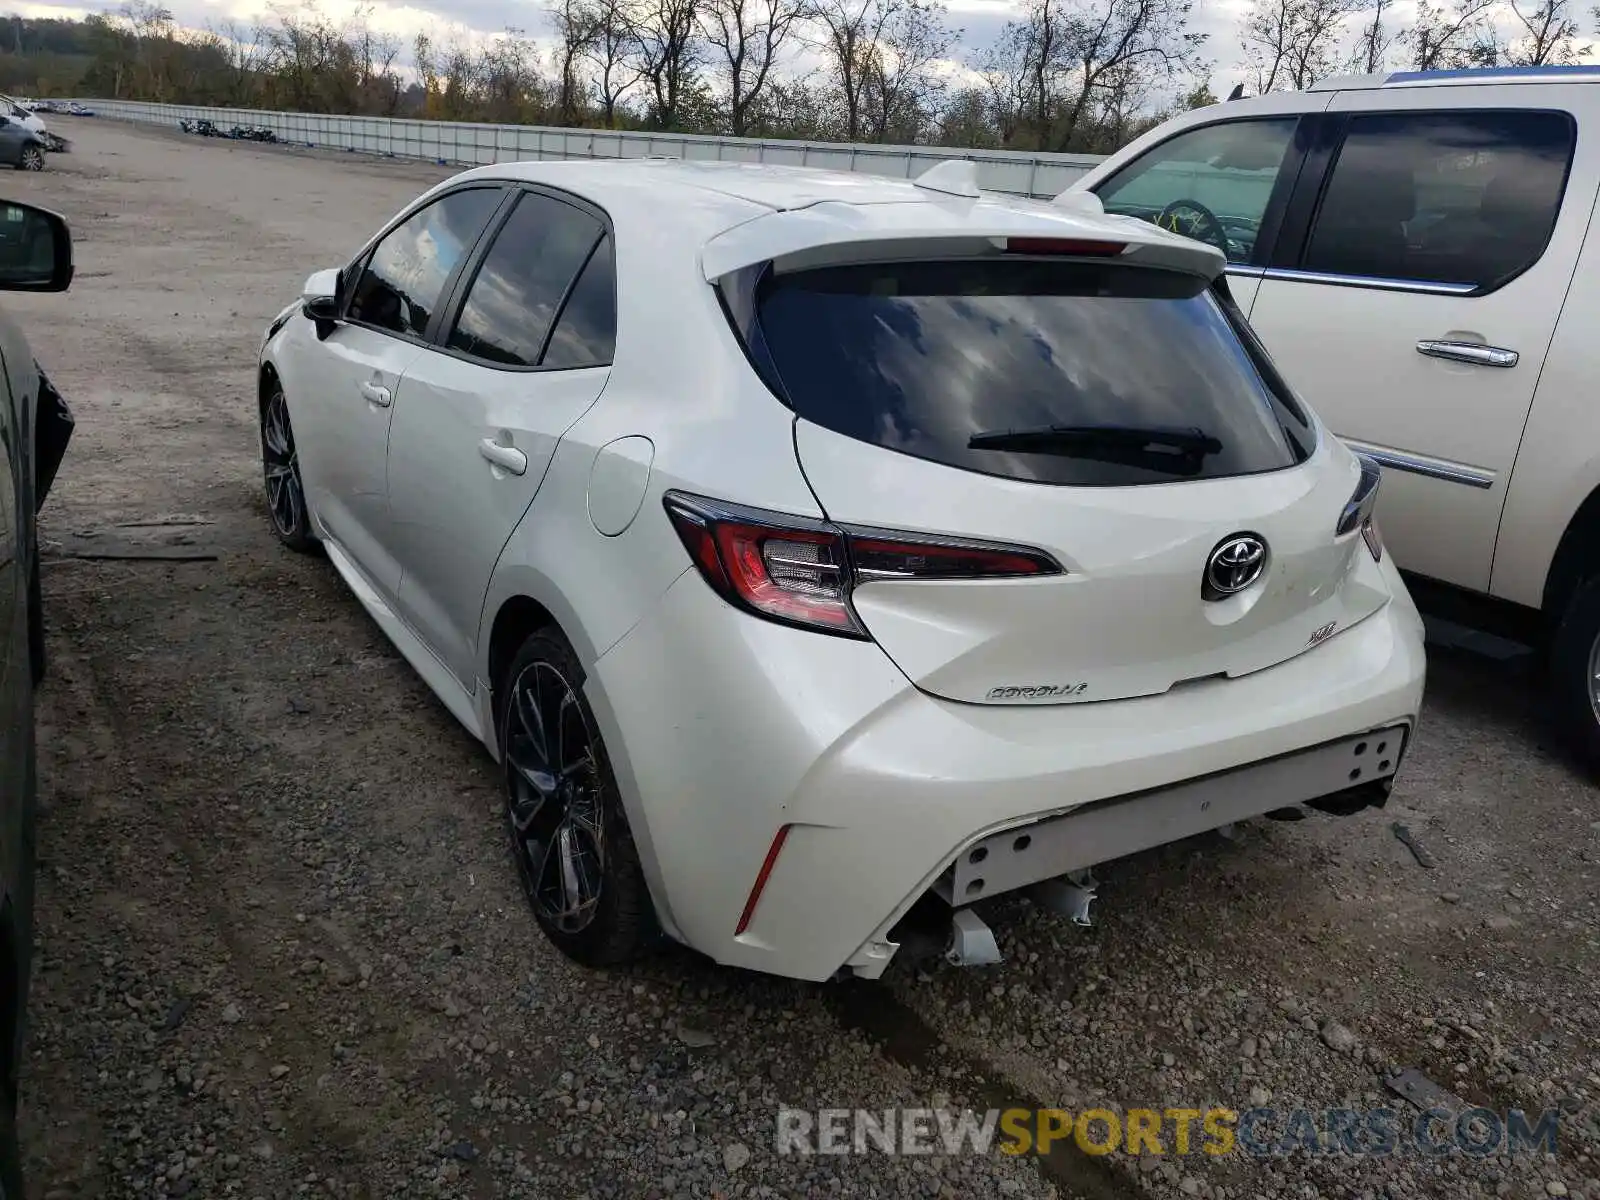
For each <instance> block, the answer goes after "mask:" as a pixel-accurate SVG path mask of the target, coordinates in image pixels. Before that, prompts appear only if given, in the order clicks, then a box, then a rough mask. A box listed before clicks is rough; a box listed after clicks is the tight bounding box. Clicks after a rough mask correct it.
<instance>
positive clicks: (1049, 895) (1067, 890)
mask: <svg viewBox="0 0 1600 1200" xmlns="http://www.w3.org/2000/svg"><path fill="white" fill-rule="evenodd" d="M1099 887H1100V884H1099V881H1098V880H1096V879H1095V877H1094V876H1093V875H1091V874H1090V873H1089V872H1088V871H1073V872H1072V873H1071V874H1069V875H1067V876H1065V877H1063V878H1061V879H1046V880H1045V881H1044V882H1043V883H1036V884H1034V885H1033V886H1032V887H1031V888H1029V889H1028V895H1029V896H1030V897H1031V898H1032V899H1033V901H1034V902H1035V903H1036V904H1039V905H1040V906H1042V907H1044V908H1047V909H1049V910H1050V911H1051V912H1053V913H1058V914H1060V915H1061V916H1063V917H1068V918H1070V919H1071V921H1072V923H1073V924H1074V925H1081V926H1082V927H1083V928H1085V929H1088V928H1089V927H1090V926H1092V925H1093V924H1094V921H1093V919H1091V918H1090V916H1089V905H1090V904H1092V903H1094V901H1095V899H1096V898H1097V892H1098V890H1099Z"/></svg>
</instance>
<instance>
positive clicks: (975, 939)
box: [944, 908, 1000, 967]
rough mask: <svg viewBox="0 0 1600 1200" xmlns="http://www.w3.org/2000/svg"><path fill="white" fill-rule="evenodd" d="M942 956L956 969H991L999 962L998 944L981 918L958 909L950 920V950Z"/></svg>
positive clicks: (969, 911) (968, 910)
mask: <svg viewBox="0 0 1600 1200" xmlns="http://www.w3.org/2000/svg"><path fill="white" fill-rule="evenodd" d="M944 956H945V958H946V959H948V960H949V961H950V962H951V963H953V964H954V965H955V966H958V967H992V966H994V964H995V963H997V962H999V961H1000V944H999V943H998V942H996V941H995V940H994V930H992V929H990V928H989V927H988V926H987V925H985V924H984V923H983V918H982V917H980V916H979V915H978V914H977V913H975V912H973V911H972V910H971V909H970V908H958V909H956V911H955V915H954V916H952V917H951V918H950V948H949V949H948V950H946V951H945V955H944Z"/></svg>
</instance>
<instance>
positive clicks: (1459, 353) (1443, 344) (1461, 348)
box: [1417, 338, 1521, 367]
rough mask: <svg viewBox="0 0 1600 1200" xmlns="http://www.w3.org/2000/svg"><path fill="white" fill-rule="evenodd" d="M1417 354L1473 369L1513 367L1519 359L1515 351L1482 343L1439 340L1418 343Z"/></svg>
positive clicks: (1425, 340)
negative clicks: (1466, 365) (1461, 364)
mask: <svg viewBox="0 0 1600 1200" xmlns="http://www.w3.org/2000/svg"><path fill="white" fill-rule="evenodd" d="M1417 353H1418V354H1425V355H1427V356H1428V357H1429V358H1443V359H1447V360H1449V361H1450V362H1458V363H1468V364H1469V365H1471V366H1474V367H1514V366H1516V365H1517V360H1518V358H1520V357H1521V356H1520V355H1519V354H1518V353H1517V352H1516V351H1515V350H1503V349H1501V348H1500V347H1499V346H1485V345H1484V344H1483V343H1482V342H1452V341H1446V340H1442V339H1439V338H1424V339H1423V340H1422V341H1420V342H1418V343H1417Z"/></svg>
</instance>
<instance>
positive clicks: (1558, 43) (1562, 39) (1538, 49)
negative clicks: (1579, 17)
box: [1504, 0, 1578, 67]
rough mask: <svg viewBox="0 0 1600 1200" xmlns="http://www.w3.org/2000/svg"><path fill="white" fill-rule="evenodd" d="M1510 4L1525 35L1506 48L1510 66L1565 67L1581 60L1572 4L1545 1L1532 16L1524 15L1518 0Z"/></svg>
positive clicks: (1529, 14)
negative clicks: (1579, 58)
mask: <svg viewBox="0 0 1600 1200" xmlns="http://www.w3.org/2000/svg"><path fill="white" fill-rule="evenodd" d="M1509 3H1510V7H1511V12H1512V14H1513V15H1514V16H1515V17H1516V18H1517V21H1518V23H1519V24H1520V25H1521V26H1522V33H1521V35H1519V36H1518V37H1517V38H1515V39H1514V40H1513V41H1512V42H1510V43H1509V44H1508V45H1507V46H1506V50H1505V55H1504V61H1505V63H1506V64H1507V65H1508V66H1513V67H1545V66H1566V65H1567V64H1569V63H1574V62H1576V61H1577V60H1578V48H1577V46H1576V45H1575V44H1574V42H1575V40H1576V38H1577V36H1578V22H1577V21H1575V20H1573V18H1572V9H1571V0H1543V2H1542V3H1541V4H1540V5H1539V6H1538V7H1537V8H1535V9H1533V10H1532V11H1531V12H1523V11H1522V5H1521V4H1519V3H1518V2H1517V0H1509Z"/></svg>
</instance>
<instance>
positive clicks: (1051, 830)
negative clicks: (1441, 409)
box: [260, 162, 1424, 979]
mask: <svg viewBox="0 0 1600 1200" xmlns="http://www.w3.org/2000/svg"><path fill="white" fill-rule="evenodd" d="M1096 207H1097V206H1096V205H1095V204H1094V203H1093V198H1092V197H1090V198H1087V200H1086V202H1084V203H1079V204H1072V205H1051V204H1045V203H1040V202H1037V201H1030V200H1018V199H1012V198H1007V197H1002V196H980V195H979V194H978V191H977V188H976V187H975V186H974V181H973V178H972V170H971V167H970V166H969V165H967V164H959V163H947V164H942V165H940V166H938V167H935V168H934V169H933V171H932V172H930V174H929V175H928V176H926V177H924V178H923V179H922V180H919V181H918V182H917V183H916V184H913V183H909V182H906V181H901V180H879V179H871V178H865V177H862V176H851V175H846V174H836V173H830V172H824V171H805V170H788V169H783V168H777V167H758V166H741V165H737V164H718V163H675V162H637V163H617V162H611V163H605V162H595V163H577V162H554V163H519V164H507V165H501V166H495V167H488V168H483V169H480V170H476V171H471V172H467V173H465V174H463V175H460V176H457V177H456V178H455V179H453V180H451V181H449V182H448V183H446V184H443V185H441V186H440V187H439V188H437V189H435V190H434V191H432V192H430V193H428V194H427V195H425V196H423V197H422V198H421V199H419V200H418V201H417V203H416V204H414V205H412V206H410V207H409V208H408V209H407V210H406V211H405V212H403V213H401V214H399V215H398V216H397V217H396V218H395V220H394V221H393V223H391V224H390V225H389V226H388V227H386V228H385V229H383V230H381V231H379V232H378V234H377V235H376V236H375V237H374V238H373V239H372V240H371V241H370V242H369V243H368V244H367V246H366V248H365V249H363V250H362V251H361V252H359V253H358V254H356V255H355V256H354V257H353V258H351V260H350V261H349V262H348V264H346V266H345V267H344V268H343V270H340V271H327V272H324V273H322V274H319V275H316V276H313V277H312V278H311V280H309V281H308V283H307V286H306V288H305V290H304V294H303V296H302V300H301V302H300V303H297V304H294V305H292V306H290V307H289V308H288V309H286V310H285V311H284V312H283V313H282V314H281V316H280V317H279V319H278V320H277V321H275V322H274V323H273V325H272V326H271V327H270V328H269V330H268V332H267V336H266V338H265V340H264V342H263V346H262V358H261V373H260V402H261V419H262V456H263V465H264V467H265V474H266V482H267V488H268V494H269V498H270V502H271V508H272V515H273V520H274V522H275V525H276V528H277V532H278V536H279V537H280V538H281V539H282V540H283V541H284V542H285V543H286V544H287V545H288V546H290V547H291V548H293V549H298V550H304V549H309V548H310V547H311V546H313V545H315V544H317V543H319V542H320V544H321V545H322V546H323V547H324V548H325V549H326V551H327V555H328V557H329V559H330V560H331V561H332V562H333V564H334V566H335V567H336V568H337V569H338V570H339V572H340V573H341V574H342V575H343V576H344V578H345V580H346V581H347V582H348V584H349V585H350V587H351V589H352V591H353V592H354V593H355V595H356V596H357V597H358V598H359V599H360V600H361V602H362V603H363V604H364V605H365V606H366V607H367V609H368V611H369V612H370V613H371V614H372V616H373V618H374V619H375V620H376V621H377V622H378V623H379V624H380V625H381V626H382V628H383V629H384V631H385V632H386V633H387V634H388V635H389V637H390V638H392V639H393V640H394V642H395V643H396V645H398V646H399V647H400V649H401V650H402V652H404V653H405V654H406V656H407V657H408V658H409V659H410V661H411V662H412V664H413V665H414V666H415V667H416V668H417V669H418V671H419V672H420V673H421V675H422V676H423V678H424V679H426V680H427V682H428V683H429V685H430V686H431V687H432V688H433V689H434V690H435V692H437V693H438V695H439V696H440V697H441V698H442V699H443V701H444V703H445V704H446V706H447V707H448V708H449V709H450V711H451V712H452V713H454V714H455V715H456V717H457V718H458V719H459V720H460V721H461V722H462V723H463V724H464V725H465V726H466V727H467V728H468V729H469V730H470V731H471V732H472V733H473V734H474V735H475V736H477V737H478V738H480V739H482V740H483V742H484V743H485V744H486V745H487V746H488V747H489V748H490V750H491V752H493V753H494V754H496V755H497V756H498V757H499V758H500V759H501V761H502V762H503V766H504V778H505V801H506V816H507V829H508V831H509V835H510V841H511V846H512V850H513V855H514V858H515V861H516V862H517V863H518V864H519V866H520V868H521V873H522V882H523V886H524V888H525V890H526V892H527V894H528V899H529V901H530V902H531V904H532V907H533V910H534V914H535V916H536V917H537V919H538V920H539V922H540V924H541V925H542V926H543V928H544V929H545V931H546V933H547V934H548V935H549V936H550V938H551V939H552V940H553V941H554V942H555V943H556V944H557V945H558V946H560V947H561V948H562V949H563V950H564V951H566V952H567V953H569V954H570V955H572V956H573V957H575V958H577V959H579V960H580V961H584V962H590V963H600V962H611V961H616V960H618V959H620V958H623V957H626V956H628V955H630V954H632V953H633V952H635V951H636V950H638V949H640V948H641V947H642V946H643V945H645V944H646V940H647V935H648V934H650V933H651V932H652V930H653V928H654V927H655V925H656V923H657V922H659V925H660V927H661V928H662V929H664V930H665V931H666V932H667V933H668V934H670V935H672V936H674V937H676V938H678V939H679V940H681V941H683V942H685V943H687V944H688V945H690V946H693V947H695V948H697V949H699V950H701V951H703V952H705V953H706V954H709V955H711V956H712V957H714V958H715V959H717V960H718V961H719V962H723V963H730V964H736V965H739V966H744V967H752V968H757V969H760V970H764V971H771V972H775V973H781V974H785V975H792V976H798V977H802V978H808V979H823V978H827V977H828V976H830V975H832V974H833V973H834V972H835V971H837V970H839V969H840V968H847V969H849V970H851V971H854V972H855V973H857V974H862V975H869V976H870V975H875V974H877V973H879V972H881V971H882V970H883V969H884V966H885V965H886V964H887V963H888V961H889V959H890V957H891V956H892V955H894V953H895V952H896V949H897V947H898V946H899V945H901V944H903V941H904V939H905V938H906V937H907V936H908V935H909V931H912V930H914V929H916V928H917V927H918V925H919V922H920V921H921V920H922V918H923V917H924V916H931V918H932V920H933V921H934V930H935V931H936V932H937V934H938V935H939V936H941V937H943V936H949V937H950V939H951V942H952V944H951V946H950V950H951V952H952V954H953V955H954V957H956V958H957V959H958V960H959V961H963V962H981V961H986V960H990V959H992V958H994V957H995V956H996V953H997V952H996V950H995V942H994V940H993V938H992V936H991V935H989V934H988V932H987V930H986V928H985V927H984V926H983V924H982V922H981V920H980V919H979V918H978V916H977V915H976V914H975V913H974V912H973V911H972V910H971V908H970V907H969V906H970V905H971V904H973V903H974V902H976V901H980V900H987V899H989V898H990V897H993V896H997V895H1001V894H1005V893H1008V892H1013V891H1016V890H1018V889H1022V888H1030V889H1041V888H1042V890H1036V892H1035V894H1037V895H1039V896H1040V897H1041V898H1042V899H1043V900H1044V901H1045V902H1046V903H1050V904H1054V905H1057V906H1059V907H1061V908H1063V909H1066V910H1068V911H1069V912H1074V911H1075V912H1077V913H1078V914H1079V915H1082V913H1083V908H1084V906H1085V905H1086V904H1087V899H1088V896H1089V894H1090V887H1089V885H1088V882H1087V880H1085V879H1084V878H1083V877H1082V876H1081V875H1075V874H1074V873H1076V872H1078V871H1080V870H1081V869H1083V868H1087V867H1090V866H1092V865H1093V864H1096V863H1099V862H1103V861H1105V860H1107V859H1111V858H1116V857H1118V856H1120V855H1124V854H1127V853H1130V852H1133V851H1135V850H1140V849H1143V848H1146V847H1149V846H1153V845H1157V844H1160V843H1164V842H1168V841H1172V840H1174V839H1176V838H1181V837H1185V836H1187V835H1189V834H1193V833H1198V832H1201V831H1204V830H1207V829H1213V828H1216V827H1218V826H1220V825H1224V824H1227V823H1230V822H1232V821H1235V820H1242V819H1244V818H1247V817H1254V816H1259V815H1261V814H1263V813H1270V812H1273V811H1275V810H1288V812H1289V813H1290V814H1292V815H1296V816H1303V815H1304V813H1303V812H1301V811H1300V810H1299V808H1298V807H1297V806H1298V805H1300V804H1302V803H1304V804H1307V805H1309V806H1311V807H1313V808H1318V809H1321V810H1323V811H1331V812H1336V813H1348V812H1353V811H1357V810H1359V809H1362V808H1365V807H1368V806H1370V805H1381V804H1383V803H1384V801H1385V800H1386V798H1387V796H1388V794H1389V787H1390V781H1391V780H1392V778H1393V776H1394V773H1395V771H1396V770H1397V769H1398V767H1399V765H1400V761H1401V754H1402V752H1403V750H1404V744H1405V742H1406V741H1407V739H1408V736H1409V733H1410V730H1411V727H1412V724H1413V721H1414V720H1415V717H1416V713H1417V709H1418V707H1419V704H1420V702H1421V697H1422V687H1423V676H1424V660H1423V650H1422V638H1421V620H1420V618H1419V617H1418V616H1417V613H1416V609H1415V608H1414V607H1413V605H1412V603H1411V600H1410V597H1409V596H1408V595H1407V594H1406V590H1405V586H1404V585H1403V584H1402V583H1401V582H1400V576H1399V573H1398V572H1397V571H1396V570H1395V568H1394V566H1393V563H1392V562H1391V560H1390V559H1389V558H1388V556H1387V555H1385V554H1384V553H1383V550H1382V543H1381V540H1380V539H1379V537H1378V533H1377V530H1376V529H1375V528H1374V527H1373V525H1372V524H1371V521H1370V515H1371V508H1372V504H1373V501H1374V499H1375V496H1376V492H1377V488H1378V479H1379V472H1378V469H1377V468H1376V467H1375V466H1373V465H1372V464H1370V463H1366V462H1363V461H1361V460H1360V459H1358V457H1357V456H1356V455H1355V454H1353V453H1351V451H1350V450H1349V449H1348V448H1347V447H1345V446H1344V445H1342V444H1340V443H1339V441H1338V440H1337V439H1336V438H1333V437H1331V436H1329V435H1328V434H1327V433H1326V431H1325V430H1324V429H1323V428H1322V426H1321V425H1320V424H1319V423H1318V422H1317V420H1316V418H1315V417H1314V416H1313V415H1312V414H1311V413H1310V412H1309V411H1308V410H1306V409H1305V408H1304V407H1303V406H1302V405H1301V404H1300V402H1299V401H1298V400H1297V399H1296V398H1295V397H1294V396H1293V395H1292V394H1291V393H1290V392H1289V391H1288V390H1287V389H1286V388H1285V387H1284V386H1283V383H1282V381H1281V380H1280V379H1279V378H1278V377H1277V375H1276V374H1275V373H1274V372H1273V370H1272V368H1271V365H1270V363H1268V362H1267V361H1266V359H1265V357H1264V356H1263V355H1262V353H1261V351H1260V347H1259V343H1257V342H1256V340H1255V339H1254V337H1253V336H1252V335H1251V333H1250V331H1249V327H1248V326H1247V325H1246V324H1245V322H1244V320H1243V317H1242V316H1241V315H1240V313H1239V311H1238V309H1237V308H1236V307H1234V306H1233V305H1232V304H1231V303H1229V302H1228V300H1227V297H1226V296H1224V295H1220V294H1219V293H1218V292H1216V290H1215V289H1214V287H1213V284H1214V282H1215V280H1216V279H1217V278H1219V277H1220V274H1221V271H1222V269H1223V265H1224V264H1223V258H1222V256H1221V255H1220V254H1218V253H1217V252H1216V251H1215V250H1213V249H1210V248H1208V247H1205V246H1202V245H1200V244H1199V243H1197V242H1194V241H1192V240H1190V239H1187V238H1181V237H1177V236H1175V235H1173V234H1170V233H1166V232H1163V231H1161V230H1158V229H1154V228H1152V227H1150V226H1149V225H1146V224H1144V223H1142V222H1139V221H1134V220H1130V219H1127V218H1107V217H1105V216H1103V215H1099V214H1097V213H1096V212H1094V211H1093V210H1094V209H1095V208H1096Z"/></svg>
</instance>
